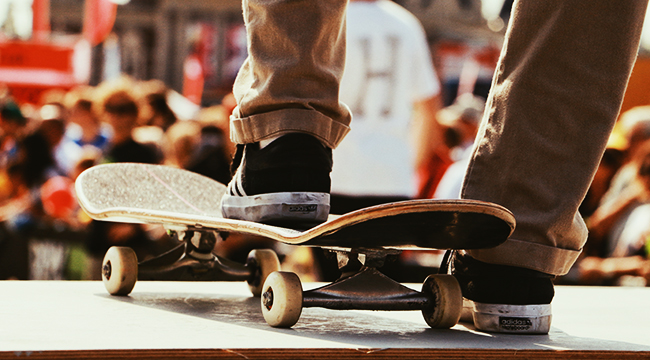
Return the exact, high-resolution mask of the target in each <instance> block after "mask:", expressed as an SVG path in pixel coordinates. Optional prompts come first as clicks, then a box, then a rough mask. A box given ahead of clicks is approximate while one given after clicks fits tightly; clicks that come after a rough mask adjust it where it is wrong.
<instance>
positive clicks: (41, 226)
mask: <svg viewBox="0 0 650 360" xmlns="http://www.w3.org/2000/svg"><path fill="white" fill-rule="evenodd" d="M174 96H176V97H180V95H179V94H177V93H174V92H173V91H171V90H169V89H168V88H167V87H165V85H164V84H163V83H161V82H158V81H146V82H143V81H134V80H133V79H130V78H128V77H123V78H120V79H117V80H113V81H107V82H104V83H102V84H100V85H98V86H95V87H88V86H84V87H79V88H74V89H71V90H69V91H61V90H53V91H48V92H45V93H43V94H42V96H41V101H40V104H38V105H24V104H16V103H15V102H14V101H13V100H12V99H11V97H10V96H9V95H8V94H7V92H6V91H5V94H3V95H1V96H0V278H1V279H98V278H99V269H100V261H101V259H102V258H103V256H104V253H105V252H106V250H107V249H108V248H109V247H110V246H112V245H123V246H130V247H132V248H134V249H135V250H136V253H137V254H138V258H139V259H140V260H144V259H146V258H148V257H151V256H153V255H157V254H159V253H161V252H162V251H164V250H166V249H168V248H170V247H172V246H174V245H175V244H173V243H172V241H171V239H170V238H169V237H168V236H167V235H166V233H165V231H164V229H162V228H159V227H153V226H144V225H134V224H118V223H107V222H98V221H93V220H91V219H90V218H89V217H88V216H87V215H86V214H85V213H84V212H83V210H81V209H80V208H79V207H78V204H77V201H76V198H75V192H74V181H75V179H76V178H77V176H78V175H79V174H80V173H81V172H82V171H84V170H85V169H87V168H89V167H91V166H94V165H96V164H101V163H113V162H140V163H152V164H167V165H170V166H176V167H180V168H185V169H189V170H191V171H194V172H197V173H200V174H203V175H205V176H208V177H210V178H212V179H215V180H217V181H220V182H226V183H227V182H228V181H229V179H230V171H229V164H230V156H231V155H230V154H231V151H232V146H231V144H230V142H229V141H228V136H227V134H228V115H229V113H230V112H231V111H232V107H234V105H229V104H228V102H229V99H230V98H229V97H226V98H225V99H224V103H223V104H222V105H217V106H213V107H209V108H202V109H200V108H198V107H196V109H197V111H193V112H191V114H192V115H191V117H190V118H183V117H187V116H186V115H187V113H188V111H186V109H174V106H172V104H174V101H173V99H174ZM230 102H231V103H232V101H230ZM187 104H188V103H185V105H187ZM176 107H177V108H178V106H176ZM190 107H191V105H190Z"/></svg>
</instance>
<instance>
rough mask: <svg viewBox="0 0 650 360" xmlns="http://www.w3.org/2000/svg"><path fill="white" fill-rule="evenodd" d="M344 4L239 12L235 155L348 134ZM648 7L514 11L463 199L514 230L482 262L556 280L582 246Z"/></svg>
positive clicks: (589, 5)
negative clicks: (509, 216) (492, 206)
mask: <svg viewBox="0 0 650 360" xmlns="http://www.w3.org/2000/svg"><path fill="white" fill-rule="evenodd" d="M346 5H347V0H318V1H314V0H291V1H289V0H275V1H268V0H267V1H265V0H243V9H244V19H245V22H246V26H247V31H248V42H249V58H248V59H247V60H246V62H245V64H244V65H243V67H242V69H241V70H240V73H239V75H238V77H237V80H236V82H235V86H234V94H235V97H236V99H237V101H238V107H237V108H236V109H235V111H234V112H233V115H232V117H231V138H232V140H233V141H235V142H236V143H240V144H244V143H251V142H256V141H259V140H262V139H265V138H269V137H273V136H276V135H280V134H282V133H285V132H295V131H299V132H305V133H309V134H312V135H314V136H316V137H318V138H320V139H321V140H322V141H323V142H325V143H326V144H329V146H331V147H336V145H337V144H338V143H339V142H340V141H341V140H342V139H343V137H344V136H345V134H346V133H347V131H349V127H348V126H349V123H350V112H349V110H348V108H347V107H346V106H345V105H343V104H341V103H340V102H339V100H338V89H339V82H340V79H341V75H342V72H343V65H344V56H345V8H346ZM646 6H647V0H644V1H638V0H625V1H616V0H581V1H574V0H571V1H566V0H553V1H550V0H544V1H539V0H528V1H524V0H522V1H519V2H517V3H515V6H514V9H513V15H512V19H511V22H510V26H509V30H508V33H507V37H506V43H505V45H504V51H503V52H502V55H501V59H500V61H499V64H498V66H497V72H496V74H495V78H494V81H493V85H492V91H491V93H490V96H489V99H488V104H487V108H486V109H487V110H486V113H485V116H484V119H483V124H482V126H481V129H480V131H479V135H478V138H477V143H476V146H475V149H474V154H473V157H472V161H471V162H470V165H469V167H468V172H467V176H466V179H465V184H464V186H463V196H462V197H463V198H467V199H478V200H485V201H491V202H494V203H497V204H500V205H503V206H505V207H507V208H508V209H510V210H511V211H512V212H513V213H514V214H515V217H516V219H517V229H516V230H515V232H514V234H513V235H512V237H511V238H510V239H509V240H508V241H507V242H506V243H504V244H503V245H501V246H498V247H496V248H494V249H486V250H475V251H471V252H470V254H471V255H472V256H473V257H475V258H477V259H479V260H482V261H485V262H489V263H495V264H504V265H514V266H520V267H525V268H531V269H535V270H539V271H543V272H546V273H550V274H557V275H560V274H564V273H566V272H567V271H568V270H569V268H570V267H571V265H572V264H573V263H574V262H575V260H576V258H577V256H578V255H579V253H580V250H581V249H582V247H583V245H584V242H585V241H586V237H587V230H586V226H585V224H584V222H583V221H582V219H581V217H580V215H579V214H578V206H579V205H580V203H581V201H582V199H583V198H584V195H585V194H586V191H587V189H588V187H589V184H590V182H591V180H592V178H593V175H594V172H595V170H596V168H597V166H598V163H599V161H600V158H601V156H602V153H603V151H604V148H605V145H606V143H607V139H608V136H609V134H610V132H611V129H612V127H613V125H614V123H615V121H616V118H617V115H618V111H619V108H620V104H621V101H622V97H623V93H624V91H625V87H626V84H627V80H628V77H629V74H630V71H631V68H632V65H633V63H634V60H635V59H636V53H637V48H638V42H639V37H640V32H641V27H642V24H643V17H644V15H645V8H646Z"/></svg>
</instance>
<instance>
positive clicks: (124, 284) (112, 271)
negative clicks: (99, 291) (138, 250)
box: [102, 246, 138, 296]
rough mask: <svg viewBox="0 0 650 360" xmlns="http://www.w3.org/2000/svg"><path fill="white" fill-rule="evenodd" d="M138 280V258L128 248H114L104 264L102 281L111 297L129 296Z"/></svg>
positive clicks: (108, 252) (105, 258)
mask: <svg viewBox="0 0 650 360" xmlns="http://www.w3.org/2000/svg"><path fill="white" fill-rule="evenodd" d="M137 279H138V258H137V256H136V255H135V251H133V250H132V249H131V248H128V247H120V246H113V247H111V248H110V249H108V251H107V252H106V255H105V256H104V261H103V262H102V280H103V281H104V286H105V287H106V290H107V291H108V293H109V294H111V295H121V296H125V295H129V294H130V293H131V290H133V287H134V286H135V282H136V280H137Z"/></svg>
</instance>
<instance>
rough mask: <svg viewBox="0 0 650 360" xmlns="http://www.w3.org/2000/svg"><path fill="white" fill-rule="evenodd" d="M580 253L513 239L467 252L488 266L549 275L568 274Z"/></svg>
mask: <svg viewBox="0 0 650 360" xmlns="http://www.w3.org/2000/svg"><path fill="white" fill-rule="evenodd" d="M580 252H581V250H570V249H560V248H557V247H552V246H547V245H542V244H536V243H531V242H526V241H521V240H514V239H508V240H507V241H506V242H505V243H503V244H501V245H499V246H497V247H495V248H491V249H480V250H469V251H467V253H468V254H469V255H470V256H471V257H473V258H475V259H477V260H479V261H483V262H486V263H489V264H497V265H509V266H516V267H522V268H526V269H532V270H537V271H541V272H543V273H546V274H551V275H565V274H566V273H568V272H569V270H570V269H571V266H572V265H573V263H575V261H576V260H577V259H578V256H579V255H580Z"/></svg>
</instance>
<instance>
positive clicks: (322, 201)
mask: <svg viewBox="0 0 650 360" xmlns="http://www.w3.org/2000/svg"><path fill="white" fill-rule="evenodd" d="M329 211H330V194H328V193H314V192H295V193H294V192H283V193H269V194H260V195H252V196H233V195H229V194H225V195H224V196H223V198H222V199H221V212H222V214H223V217H224V218H227V219H238V220H247V221H255V222H283V223H284V222H307V223H308V222H324V221H327V217H328V216H329Z"/></svg>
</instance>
